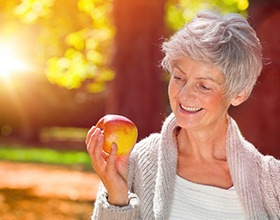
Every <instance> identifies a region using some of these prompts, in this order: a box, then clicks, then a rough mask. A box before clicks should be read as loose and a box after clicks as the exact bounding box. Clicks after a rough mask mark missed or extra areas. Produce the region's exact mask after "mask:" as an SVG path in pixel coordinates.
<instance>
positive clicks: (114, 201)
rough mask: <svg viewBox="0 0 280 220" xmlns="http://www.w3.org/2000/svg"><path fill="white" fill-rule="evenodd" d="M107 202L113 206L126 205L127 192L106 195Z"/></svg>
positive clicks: (127, 199)
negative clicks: (124, 193)
mask: <svg viewBox="0 0 280 220" xmlns="http://www.w3.org/2000/svg"><path fill="white" fill-rule="evenodd" d="M107 199H108V202H109V203H110V204H111V205H114V206H127V205H128V203H129V198H128V193H127V194H126V195H118V196H110V195H108V198H107Z"/></svg>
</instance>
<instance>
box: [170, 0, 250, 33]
mask: <svg viewBox="0 0 280 220" xmlns="http://www.w3.org/2000/svg"><path fill="white" fill-rule="evenodd" d="M248 6H249V1H248V0H212V1H206V0H196V1H193V0H168V2H167V4H166V10H167V13H166V23H167V26H168V27H169V28H170V29H171V30H178V29H179V28H181V27H183V26H184V24H185V22H187V21H190V20H191V19H192V18H193V17H194V16H195V14H196V13H197V12H198V11H199V10H201V9H218V10H221V12H223V13H226V12H236V13H240V14H242V15H244V16H246V9H247V8H248Z"/></svg>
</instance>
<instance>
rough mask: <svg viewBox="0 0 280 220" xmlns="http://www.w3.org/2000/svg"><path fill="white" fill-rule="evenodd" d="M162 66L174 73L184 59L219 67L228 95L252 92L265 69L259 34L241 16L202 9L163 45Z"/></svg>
mask: <svg viewBox="0 0 280 220" xmlns="http://www.w3.org/2000/svg"><path fill="white" fill-rule="evenodd" d="M162 51H163V52H164V53H165V57H164V58H163V60H162V62H161V65H162V67H163V68H164V69H166V70H167V71H169V72H172V68H173V65H174V62H175V61H176V60H178V59H180V58H183V57H190V58H192V59H194V60H196V61H199V62H204V63H208V64H211V65H213V66H215V67H217V68H218V69H219V70H220V71H221V72H222V74H223V75H224V78H225V88H226V95H227V96H229V97H233V96H234V95H237V94H239V93H240V92H246V93H247V95H248V96H249V94H250V93H251V91H252V89H253V87H254V85H255V84H256V81H257V78H258V77H259V75H260V73H261V71H262V67H263V62H262V61H263V59H262V46H261V44H260V41H259V39H258V37H257V36H256V32H255V31H254V29H253V28H252V27H251V26H250V24H249V23H248V22H247V20H246V19H245V18H244V17H242V16H241V15H239V14H236V13H229V14H226V15H222V14H220V13H218V12H214V11H210V10H203V11H200V12H198V13H197V15H196V17H195V18H194V19H193V20H192V21H191V22H190V23H187V24H186V25H185V27H184V28H182V29H181V30H179V31H178V32H177V33H175V34H174V36H173V37H171V38H170V40H168V41H166V42H164V43H163V45H162Z"/></svg>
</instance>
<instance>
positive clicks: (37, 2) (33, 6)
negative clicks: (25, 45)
mask: <svg viewBox="0 0 280 220" xmlns="http://www.w3.org/2000/svg"><path fill="white" fill-rule="evenodd" d="M54 1H55V0H22V2H21V4H19V5H18V6H17V7H16V8H15V9H14V13H15V15H17V16H18V17H20V18H21V19H22V20H23V21H24V22H26V23H32V22H34V21H36V19H37V18H38V17H43V16H46V15H48V14H49V13H50V11H51V7H52V6H53V4H54Z"/></svg>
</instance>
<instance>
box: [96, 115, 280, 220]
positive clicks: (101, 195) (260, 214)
mask: <svg viewBox="0 0 280 220" xmlns="http://www.w3.org/2000/svg"><path fill="white" fill-rule="evenodd" d="M228 119H229V125H228V131H227V143H226V150H227V160H228V164H229V168H230V172H231V176H232V180H233V183H234V186H235V189H236V191H237V194H238V197H239V199H240V202H241V204H242V206H243V208H244V210H245V213H246V218H247V219H250V220H266V219H267V220H268V219H269V220H274V219H275V220H276V219H280V175H279V174H280V161H279V160H276V159H275V158H273V157H271V156H264V155H262V154H261V153H259V152H258V151H257V149H256V148H255V147H254V146H253V145H252V144H250V143H249V142H247V141H246V140H245V139H244V138H243V137H242V135H241V133H240V131H239V129H238V127H237V125H236V123H235V121H234V120H233V119H232V118H231V117H230V116H228ZM176 127H177V124H176V119H175V117H174V115H173V114H171V115H170V116H169V117H168V118H167V119H166V120H165V122H164V124H163V127H162V131H161V133H160V134H152V135H150V136H149V137H147V138H145V139H143V140H142V141H140V142H139V143H137V144H136V146H135V148H134V149H133V151H132V154H131V156H130V162H129V179H128V184H129V189H130V194H129V199H130V200H129V205H128V206H125V207H116V206H112V205H110V204H109V203H108V201H107V193H106V190H105V188H104V187H103V186H102V185H101V186H100V189H99V192H98V195H97V200H96V202H95V208H94V213H93V216H92V219H100V220H101V219H102V220H107V219H108V220H115V219H118V220H126V219H131V220H137V219H143V220H154V219H155V220H166V219H168V217H169V213H170V208H171V201H172V198H173V191H174V184H175V176H176V167H177V155H178V152H177V145H176V136H175V131H176Z"/></svg>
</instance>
